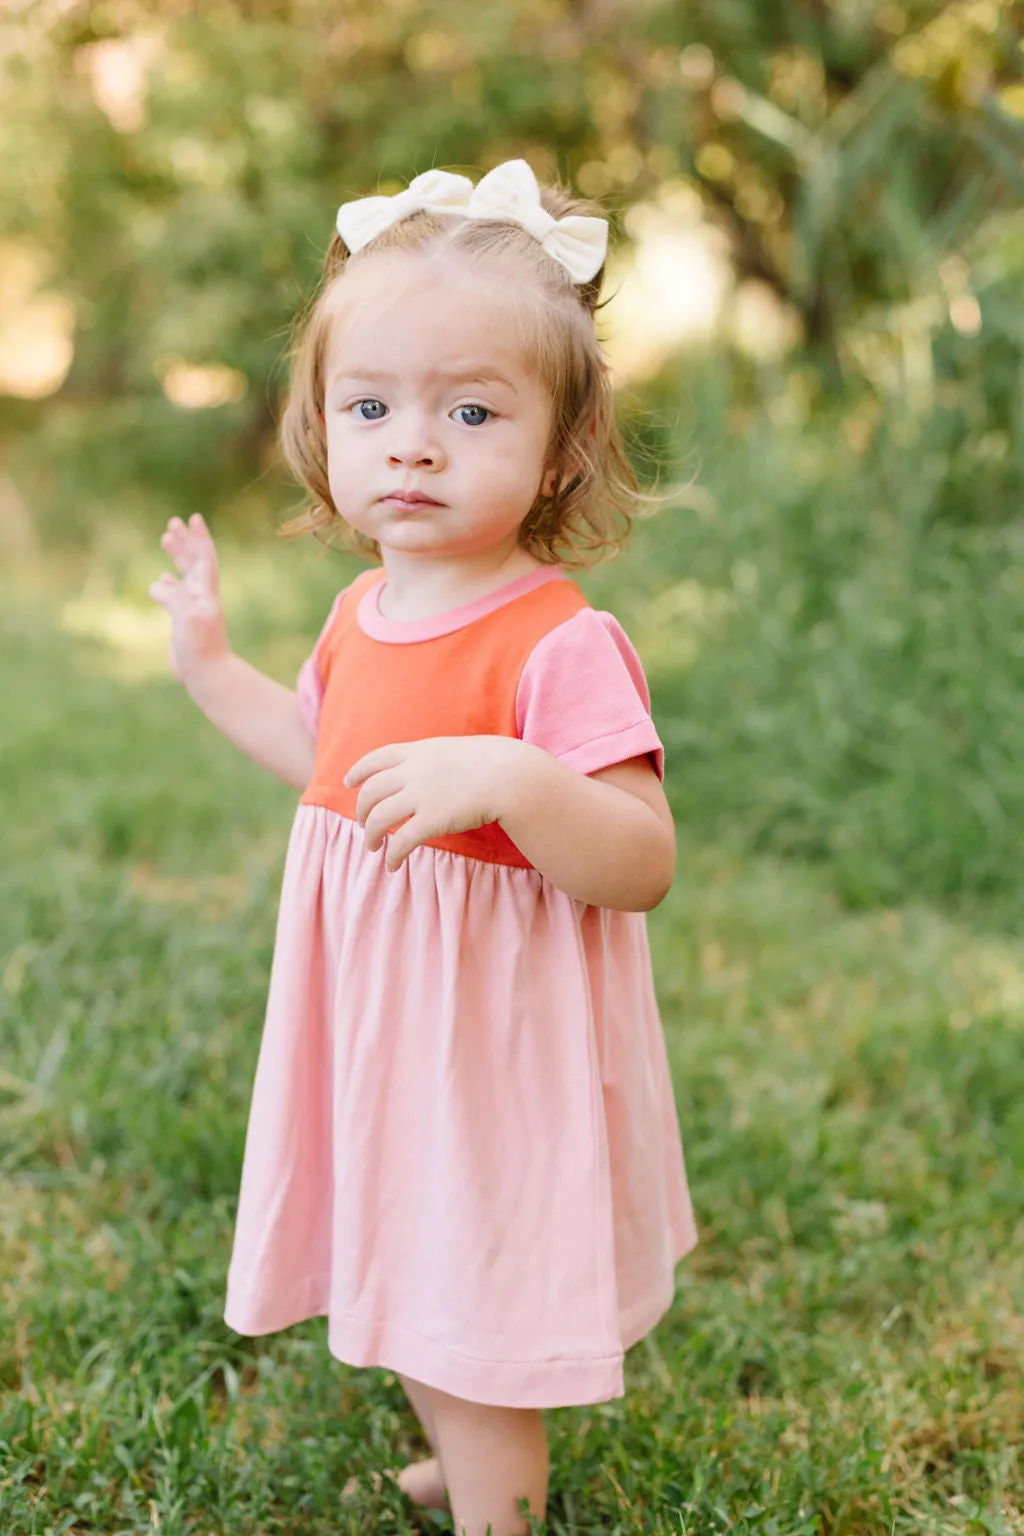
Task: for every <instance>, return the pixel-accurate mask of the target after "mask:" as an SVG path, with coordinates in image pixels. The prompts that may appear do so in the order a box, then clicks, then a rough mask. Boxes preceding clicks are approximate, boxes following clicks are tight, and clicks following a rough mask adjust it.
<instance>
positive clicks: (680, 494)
mask: <svg viewBox="0 0 1024 1536" xmlns="http://www.w3.org/2000/svg"><path fill="white" fill-rule="evenodd" d="M1022 37H1024V27H1022V17H1021V12H1020V8H1019V6H1018V5H1015V4H1011V3H1009V0H967V3H954V4H949V5H938V4H933V3H907V4H897V3H881V4H876V3H872V0H822V3H811V0H803V3H780V4H777V5H765V4H758V3H756V0H731V3H729V4H725V3H721V4H693V3H690V4H687V3H683V0H663V3H655V0H530V3H525V4H519V5H514V4H510V3H505V0H497V3H494V4H481V3H480V0H474V3H472V4H470V3H464V0H450V3H447V4H434V5H431V4H426V5H423V4H414V3H413V0H375V3H373V4H370V3H369V0H358V3H351V0H349V3H346V0H335V3H331V4H328V3H325V0H280V3H262V0H255V3H249V4H242V3H241V0H224V3H220V0H213V3H207V4H196V3H191V0H170V3H167V4H159V5H157V4H150V5H144V4H137V3H132V0H107V3H92V4H90V3H80V0H7V3H6V5H5V6H4V7H3V9H2V10H0V590H2V623H3V631H2V633H3V646H4V651H3V658H2V676H3V683H4V687H3V692H2V698H0V732H2V739H0V785H2V788H3V796H4V800H3V811H4V816H3V823H2V825H3V832H2V838H3V848H2V855H0V882H2V884H0V1044H2V1052H3V1054H2V1057H0V1156H2V1159H3V1168H4V1172H5V1174H6V1176H7V1183H6V1194H5V1197H4V1198H5V1200H6V1202H7V1210H6V1217H7V1219H6V1220H5V1222H4V1230H5V1232H6V1233H7V1234H8V1236H7V1238H6V1239H5V1241H6V1243H7V1246H6V1248H5V1250H4V1252H5V1257H4V1259H3V1261H2V1266H3V1267H2V1270H0V1296H2V1297H3V1305H4V1307H5V1308H7V1309H9V1311H10V1326H9V1327H8V1328H5V1329H4V1330H2V1331H3V1333H4V1335H5V1343H4V1345H3V1346H2V1350H0V1393H2V1405H3V1406H2V1416H0V1528H2V1529H3V1530H4V1531H5V1532H7V1531H10V1532H11V1533H12V1536H14V1533H20V1532H26V1533H28V1532H29V1531H32V1532H35V1531H38V1532H43V1531H47V1532H54V1533H56V1532H58V1531H59V1532H60V1533H62V1536H64V1533H67V1532H77V1531H80V1532H82V1533H84V1532H86V1531H88V1532H94V1531H115V1530H116V1531H118V1532H128V1531H133V1532H134V1531H151V1530H152V1531H156V1530H160V1531H162V1532H164V1533H166V1532H169V1531H174V1532H179V1531H181V1532H186V1531H188V1532H196V1533H199V1532H206V1531H208V1530H209V1531H212V1530H216V1531H218V1532H220V1531H225V1532H230V1533H234V1532H239V1533H241V1532H242V1531H246V1532H252V1531H260V1532H266V1533H268V1536H269V1533H270V1532H272V1531H273V1532H292V1531H295V1532H298V1531H300V1530H301V1531H302V1532H303V1533H306V1532H320V1531H323V1532H325V1533H326V1532H327V1531H331V1532H332V1533H333V1532H334V1531H336V1530H338V1529H341V1528H343V1527H342V1526H340V1525H339V1523H338V1519H337V1505H336V1494H337V1489H338V1488H339V1487H340V1486H341V1484H342V1483H343V1482H344V1480H345V1478H346V1477H347V1476H348V1474H349V1472H350V1471H351V1470H353V1469H355V1470H360V1469H363V1468H368V1467H373V1466H376V1465H379V1464H382V1458H383V1459H384V1460H386V1459H387V1457H388V1456H393V1457H398V1456H399V1455H400V1450H399V1447H402V1448H408V1446H409V1445H412V1444H413V1442H412V1440H411V1438H410V1437H411V1436H412V1432H413V1426H412V1424H411V1421H410V1420H409V1419H408V1417H407V1416H406V1415H405V1409H404V1399H403V1398H402V1396H401V1394H400V1392H399V1390H398V1388H397V1386H396V1384H395V1381H394V1378H393V1377H390V1376H388V1375H384V1376H383V1377H382V1376H381V1375H380V1374H376V1375H374V1376H372V1377H370V1378H369V1379H367V1378H366V1376H365V1374H361V1373H357V1372H348V1371H345V1370H343V1369H342V1368H340V1367H338V1366H336V1365H334V1364H332V1363H331V1362H330V1360H329V1359H328V1358H327V1357H326V1352H325V1350H324V1348H323V1341H322V1336H321V1335H322V1330H321V1329H320V1328H319V1325H315V1324H310V1325H304V1326H303V1327H302V1328H300V1329H297V1330H291V1331H290V1332H289V1333H287V1334H286V1335H281V1336H277V1337H275V1338H274V1339H271V1340H256V1341H246V1340H239V1339H237V1338H235V1337H234V1336H233V1335H230V1334H229V1333H228V1331H227V1330H226V1329H225V1328H224V1326H223V1324H222V1322H221V1320H220V1306H221V1301H222V1283H223V1268H224V1265H225V1263H226V1258H227V1245H228V1242H229V1237H230V1230H231V1216H232V1211H233V1202H234V1198H235V1192H236V1188H237V1175H238V1169H239V1166H240V1159H241V1137H242V1134H243V1131H244V1125H245V1115H246V1110H247V1103H248V1091H249V1086H250V1083H251V1074H252V1070H253V1067H254V1064H255V1051H256V1046H257V1042H258V1032H259V1023H260V1017H261V1010H262V1006H263V999H264V996H265V988H266V980H267V972H268V966H269V956H270V949H271V943H272V935H273V920H274V911H275V898H276V892H277V889H278V885H279V880H280V869H281V860H282V858H283V851H284V844H285V840H286V837H287V827H288V821H289V817H290V814H291V809H292V805H293V802H294V796H293V794H292V792H291V791H289V790H287V789H286V788H285V787H284V786H282V785H279V784H277V783H276V782H275V781H272V780H269V779H268V778H267V776H266V775H264V774H262V773H261V772H260V771H259V770H258V769H256V768H255V767H254V766H253V765H252V764H250V763H248V762H247V761H246V760H244V759H241V758H239V756H238V754H237V753H235V752H234V751H233V749H232V748H230V747H229V746H228V745H227V743H225V742H224V741H222V740H221V739H220V738H219V737H217V735H216V733H215V732H214V731H213V729H212V727H210V726H209V725H208V724H207V723H206V722H205V721H204V720H203V719H202V718H201V716H199V714H198V713H197V712H196V710H195V709H194V708H193V707H192V706H191V704H190V703H189V702H188V700H187V698H185V696H184V694H183V692H182V690H181V689H180V688H179V687H178V685H177V684H176V683H174V681H173V679H172V678H171V676H170V672H169V667H168V653H167V629H168V621H167V616H166V614H165V613H164V612H163V610H161V609H159V608H157V607H155V606H154V605H153V604H152V603H151V602H150V601H149V599H148V597H147V588H148V586H149V583H150V582H151V581H152V580H153V579H154V578H155V576H156V575H157V574H158V573H159V571H160V570H161V569H163V568H164V566H165V561H164V558H163V556H162V554H161V552H160V549H159V536H160V532H161V531H162V529H163V526H164V524H165V522H166V520H167V518H168V517H169V516H171V515H175V514H178V515H182V516H187V515H188V514H189V513H191V512H193V511H201V512H202V513H203V514H204V516H205V517H206V518H207V520H208V521H209V523H210V525H211V527H212V529H213V531H214V534H215V536H216V538H217V541H218V547H219V549H220V552H221V563H222V585H223V591H224V596H225V603H226V607H227V610H228V618H229V626H230V631H231V635H232V639H233V643H234V644H235V646H236V648H237V649H238V650H240V651H241V652H242V653H243V654H245V655H246V656H247V657H248V658H249V659H251V660H252V661H254V662H255V663H256V664H258V665H260V666H262V667H263V668H264V669H265V670H267V671H269V672H270V673H272V674H273V675H274V676H276V677H278V678H280V679H281V680H282V681H284V682H288V683H290V682H292V680H293V679H294V677H295V673H296V670H297V668H298V666H299V665H300V663H301V661H302V660H303V658H304V657H305V655H306V654H307V652H308V650H309V647H310V645H311V643H312V640H313V638H314V637H315V635H316V633H317V631H318V629H319V627H320V624H321V623H322V621H323V617H324V615H325V614H326V612H327V610H328V608H329V606H330V602H331V600H332V598H333V595H334V594H335V593H336V591H337V590H338V588H339V587H340V586H341V585H343V584H344V583H345V582H346V581H348V580H350V579H351V577H352V576H353V575H355V574H356V572H357V571H358V569H359V566H358V563H357V562H356V561H354V560H353V559H352V558H351V557H349V556H346V555H344V554H342V553H339V552H338V551H336V550H331V549H327V550H324V549H322V548H321V547H320V546H318V545H316V544H315V543H314V542H312V541H297V542H294V541H283V540H279V539H278V538H277V534H276V530H277V528H278V527H279V526H280V525H281V523H282V522H283V521H284V520H285V518H286V517H287V516H288V515H290V514H292V513H294V512H296V511H298V510H299V509H300V507H301V504H302V502H301V497H300V494H299V492H298V490H297V488H296V487H295V486H294V485H292V484H290V483H289V481H288V479H287V476H286V474H285V472H284V470H283V467H282V463H281V459H280V456H279V453H278V450H277V447H276V439H275V427H276V423H277V421H278V419H279V416H280V411H281V406H282V402H283V398H284V390H285V386H286V378H287V372H286V353H287V345H288V335H289V327H290V325H291V322H292V320H293V318H294V316H295V315H296V313H297V311H298V310H299V309H300V307H301V306H302V304H303V303H304V301H305V299H306V298H307V296H308V295H309V293H310V292H311V290H312V288H313V285H314V283H315V281H316V278H317V275H318V272H319V267H320V260H321V257H322V253H323V251H324V249H325V247H326V244H327V241H328V239H329V236H330V232H331V228H332V225H333V220H334V214H335V211H336V209H337V206H338V204H339V203H340V202H341V201H343V200H345V199H346V198H350V197H355V196H360V195H365V194H367V193H369V192H372V191H374V190H376V189H378V188H379V189H380V190H382V191H396V190H398V189H400V188H401V187H403V186H404V185H406V183H407V182H408V181H409V180H410V179H411V178H412V177H413V176H414V175H415V174H417V173H418V172H420V171H422V170H425V169H427V168H429V167H430V166H432V165H437V166H442V167H445V168H447V169H450V170H457V171H464V172H466V173H468V174H471V175H473V176H474V177H476V176H478V175H479V174H480V173H481V172H482V171H484V170H486V169H487V168H488V167H490V166H492V165H494V164H497V163H499V162H500V161H502V160H505V159H508V158H511V157H514V156H523V157H525V158H526V159H528V160H529V161H530V163H531V164H532V166H533V167H534V169H535V171H536V172H537V173H538V175H539V176H541V177H545V176H552V175H558V176H560V177H561V178H563V179H564V180H565V181H567V182H568V183H569V184H571V185H572V186H574V187H576V188H578V189H579V190H580V191H582V192H583V193H585V194H587V195H588V196H591V197H594V198H597V199H600V201H601V202H602V203H603V205H604V207H605V208H606V209H607V211H608V214H609V216H610V218H611V221H612V257H611V260H610V266H609V283H608V289H607V292H608V294H609V299H608V303H607V305H606V306H605V307H604V308H603V309H602V311H601V313H600V318H599V324H600V329H601V333H602V336H603V338H604V340H605V342H606V345H607V349H608V352H609V355H610V358H611V361H612V365H613V368H614V372H615V378H616V382H617V386H618V400H619V407H620V412H621V420H622V425H623V429H624V431H625V433H626V436H627V438H628V441H629V444H630V450H631V453H632V455H633V457H634V461H635V463H636V467H637V470H638V472H639V474H640V476H641V478H642V480H643V481H644V483H645V484H647V485H650V486H654V487H656V488H657V490H658V491H659V493H661V494H662V495H663V497H664V500H663V503H662V505H661V507H660V510H657V511H656V512H654V513H653V514H652V515H650V516H648V517H645V518H644V519H642V520H640V521H638V522H637V523H636V525H635V527H634V529H633V532H632V535H631V537H630V540H629V542H628V544H627V546H626V548H625V550H624V551H623V553H622V554H621V556H620V557H619V558H618V559H616V560H613V561H611V562H608V563H606V564H603V565H601V566H599V567H597V568H595V569H594V570H593V571H592V572H590V573H585V574H582V575H580V576H579V577H578V579H579V580H580V582H581V585H582V586H583V587H584V590H585V591H586V593H587V595H588V597H589V599H590V601H591V602H592V603H594V605H595V606H598V607H605V608H608V609H611V610H612V611H614V612H615V613H616V615H617V616H618V617H619V618H620V620H621V621H622V622H623V623H624V625H625V626H626V628H627V630H628V632H629V633H630V635H631V637H632V638H633V640H634V643H635V644H636V645H637V647H638V649H639V651H640V653H641V656H642V658H643V661H644V665H645V668H646V670H647V673H648V676H649V678H650V681H651V686H652V694H653V710H654V716H655V720H656V723H657V725H658V728H659V732H660V734H661V736H662V739H663V741H664V743H665V747H666V763H667V780H666V790H667V792H668V794H669V798H670V800H671V802H672V807H673V811H674V813H675V816H676V820H677V827H678V835H679V848H680V857H679V865H678V874H677V881H676V886H675V888H674V890H673V892H672V893H671V895H670V897H669V898H668V900H667V901H666V902H665V903H664V904H663V905H662V906H661V907H660V908H658V909H657V910H656V911H655V912H653V913H652V914H650V917H649V929H650V932H651V938H652V946H653V949H654V952H655V963H656V973H657V981H658V987H659V997H660V998H661V1000H662V1004H663V1012H664V1018H665V1025H666V1038H667V1041H668V1045H669V1052H670V1057H671V1060H672V1066H673V1074H674V1081H675V1085H676V1093H677V1101H678V1104H679V1111H680V1120H681V1124H682V1127H683V1133H684V1141H685V1145H686V1148H687V1156H688V1164H689V1168H690V1175H691V1182H692V1184H693V1188H694V1194H695V1198H696V1201H697V1206H698V1214H699V1219H700V1222H701V1226H702V1232H703V1242H702V1245H701V1247H700V1249H699V1250H698V1252H697V1254H696V1255H695V1256H694V1258H693V1259H692V1260H688V1261H687V1263H686V1264H685V1265H684V1266H681V1269H680V1281H679V1292H678V1296H677V1302H676V1306H675V1308H674V1309H673V1311H672V1313H671V1314H670V1315H669V1317H668V1318H667V1319H666V1321H665V1322H664V1323H663V1324H662V1326H661V1327H660V1328H659V1330H658V1331H657V1333H656V1335H655V1336H654V1337H653V1339H652V1340H651V1341H648V1343H647V1344H646V1345H645V1346H643V1348H642V1349H639V1350H638V1351H636V1352H635V1353H634V1355H633V1356H631V1358H630V1362H629V1374H628V1380H629V1382H630V1385H631V1394H632V1395H631V1396H630V1397H629V1398H628V1399H627V1401H626V1402H625V1403H616V1404H606V1405H600V1407H599V1408H595V1409H594V1410H593V1411H590V1410H582V1409H580V1410H575V1409H574V1410H564V1411H562V1412H560V1413H559V1414H557V1415H554V1416H553V1420H552V1455H553V1468H552V1479H553V1481H552V1489H553V1492H552V1505H551V1519H552V1526H551V1529H552V1531H558V1532H559V1533H562V1532H577V1531H579V1532H583V1531H587V1532H589V1531H591V1530H593V1531H598V1530H600V1531H601V1532H602V1533H608V1532H612V1531H615V1532H619V1531H621V1532H634V1531H655V1532H662V1531H664V1532H668V1531H672V1532H679V1531H686V1532H689V1533H697V1532H701V1533H703V1532H705V1531H707V1532H711V1531H719V1530H725V1529H734V1530H738V1531H751V1532H753V1531H766V1532H779V1533H796V1532H801V1533H803V1532H807V1533H811V1532H814V1533H820V1536H840V1533H842V1536H846V1533H850V1536H852V1533H868V1532H870V1533H872V1536H875V1533H877V1536H883V1533H885V1536H893V1533H894V1532H905V1533H908V1536H909V1533H915V1536H916V1533H918V1532H925V1531H934V1532H937V1533H938V1532H942V1533H946V1532H965V1533H967V1532H972V1533H973V1532H981V1531H987V1532H1003V1531H1006V1532H1024V1513H1022V1509H1024V1492H1022V1485H1024V1475H1022V1471H1021V1465H1020V1459H1019V1457H1020V1443H1021V1435H1022V1424H1024V1400H1022V1396H1021V1387H1020V1383H1021V1380H1024V1370H1022V1367H1024V1324H1022V1322H1021V1317H1022V1315H1024V1196H1022V1189H1024V1178H1022V1177H1021V1170H1022V1168H1024V1115H1022V1107H1021V1105H1022V1102H1024V1100H1022V1096H1021V1094H1020V1092H1019V1085H1020V1082H1021V1072H1022V1042H1024V1033H1022V1027H1024V882H1022V876H1021V871H1022V869H1024V623H1022V617H1021V610H1022V604H1024V520H1022V490H1024V40H1022ZM339 1381H340V1382H341V1405H342V1406H341V1409H339ZM325 1424H326V1425H329V1426H330V1429H329V1433H327V1434H326V1438H325V1429H324V1426H325ZM389 1500H390V1502H388V1501H389ZM352 1518H353V1519H354V1520H355V1521H356V1524H354V1525H352V1526H351V1527H350V1528H351V1529H352V1530H357V1529H358V1530H369V1529H378V1528H380V1522H381V1521H383V1520H384V1519H385V1518H386V1519H387V1520H388V1521H389V1522H390V1528H391V1529H394V1530H396V1531H402V1532H404V1531H406V1530H412V1529H413V1527H412V1526H411V1525H410V1524H409V1510H408V1508H407V1507H404V1506H403V1505H402V1502H401V1499H400V1496H398V1495H397V1493H395V1494H393V1495H388V1494H386V1493H385V1494H383V1495H380V1496H379V1498H378V1499H377V1502H376V1503H375V1502H374V1499H373V1498H372V1497H370V1496H369V1495H367V1499H366V1501H365V1502H364V1503H363V1504H361V1505H360V1506H359V1507H358V1509H357V1511H356V1513H355V1514H354V1515H353V1517H352ZM360 1522H361V1523H360ZM442 1525H443V1521H442ZM344 1528H346V1529H348V1528H349V1527H344ZM448 1528H449V1529H450V1523H449V1526H448Z"/></svg>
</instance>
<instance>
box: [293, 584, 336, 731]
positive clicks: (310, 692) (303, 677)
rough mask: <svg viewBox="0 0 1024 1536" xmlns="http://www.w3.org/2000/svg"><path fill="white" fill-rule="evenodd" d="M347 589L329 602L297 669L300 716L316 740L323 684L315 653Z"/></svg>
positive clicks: (316, 653)
mask: <svg viewBox="0 0 1024 1536" xmlns="http://www.w3.org/2000/svg"><path fill="white" fill-rule="evenodd" d="M347 591H348V587H343V588H342V589H341V591H340V592H339V593H338V595H337V597H336V598H335V599H334V602H333V603H332V604H331V611H330V613H329V614H328V615H327V621H326V623H325V624H324V627H323V629H322V630H321V631H320V633H319V635H318V636H317V641H316V645H315V646H314V647H313V650H312V653H311V654H310V655H309V656H307V657H306V660H305V661H304V662H303V663H302V666H301V667H300V669H299V677H298V681H297V683H296V685H295V686H296V692H297V693H298V695H299V709H300V710H301V712H302V718H303V720H304V721H305V724H306V728H307V730H308V731H309V734H310V735H311V736H312V737H313V739H314V740H316V736H317V732H318V731H319V729H320V706H321V704H322V703H323V698H324V684H323V679H322V678H321V676H320V669H319V667H318V665H317V655H318V653H319V650H320V646H321V645H322V644H323V639H324V636H325V635H326V633H327V631H328V630H329V629H330V627H331V622H332V620H333V618H334V615H335V614H336V613H337V611H338V604H339V603H340V602H341V600H342V598H343V597H344V596H345V593H346V592H347Z"/></svg>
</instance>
